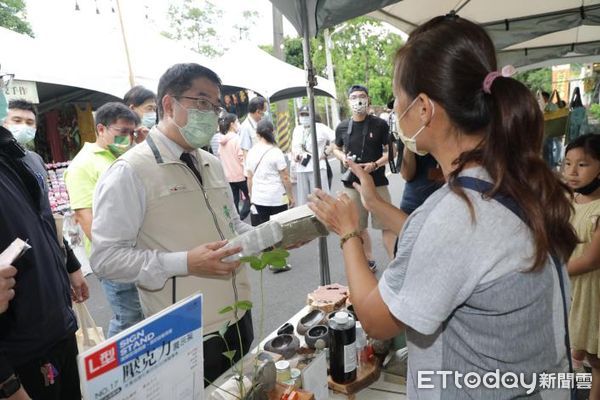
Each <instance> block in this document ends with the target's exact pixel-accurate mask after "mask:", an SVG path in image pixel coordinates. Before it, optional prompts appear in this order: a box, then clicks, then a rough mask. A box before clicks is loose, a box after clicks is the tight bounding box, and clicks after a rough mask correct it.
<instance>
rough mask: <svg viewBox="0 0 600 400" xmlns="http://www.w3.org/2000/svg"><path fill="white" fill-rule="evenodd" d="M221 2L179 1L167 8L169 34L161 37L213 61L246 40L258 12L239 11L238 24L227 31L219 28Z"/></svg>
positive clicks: (201, 0)
mask: <svg viewBox="0 0 600 400" xmlns="http://www.w3.org/2000/svg"><path fill="white" fill-rule="evenodd" d="M224 6H226V4H224V3H223V2H219V3H216V2H214V3H213V2H211V1H210V0H179V2H178V3H174V4H173V3H172V4H171V5H170V6H169V12H168V17H169V30H168V31H167V32H163V35H164V36H166V37H168V38H170V39H175V40H180V41H182V42H183V43H184V44H185V45H186V46H187V47H188V48H190V49H192V50H194V51H196V52H198V53H200V54H203V55H205V56H208V57H217V56H221V55H223V52H224V51H227V49H228V46H229V45H231V44H232V43H236V42H238V41H240V40H242V39H249V35H250V30H251V28H252V26H254V25H255V24H256V21H257V19H258V12H257V11H255V10H250V9H249V10H241V11H240V16H241V19H240V20H241V21H242V22H240V23H237V24H235V25H233V26H231V27H225V26H221V25H219V24H220V23H221V19H222V17H223V9H222V8H221V7H224Z"/></svg>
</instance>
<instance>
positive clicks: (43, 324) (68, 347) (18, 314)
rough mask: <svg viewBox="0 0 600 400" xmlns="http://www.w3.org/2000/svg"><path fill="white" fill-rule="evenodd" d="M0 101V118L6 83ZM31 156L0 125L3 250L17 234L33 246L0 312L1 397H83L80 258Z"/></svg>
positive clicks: (21, 261) (20, 262) (21, 260)
mask: <svg viewBox="0 0 600 400" xmlns="http://www.w3.org/2000/svg"><path fill="white" fill-rule="evenodd" d="M0 108H1V109H0V120H4V117H5V116H6V114H7V110H6V102H5V101H4V93H3V90H2V91H1V92H0ZM30 161H31V160H29V157H28V153H27V152H26V151H25V150H24V149H23V148H22V147H21V146H20V145H19V144H18V143H17V141H16V140H15V138H13V135H12V134H11V132H10V131H9V130H7V129H6V128H4V127H0V226H2V229H0V251H1V250H4V249H5V248H6V247H8V246H9V245H10V244H11V243H12V242H13V241H14V240H15V239H16V238H20V239H22V240H26V241H27V243H28V244H29V245H30V246H31V249H29V250H28V251H27V252H25V254H24V255H23V256H22V257H21V258H19V259H18V260H16V261H15V262H13V263H12V264H13V266H14V267H15V268H16V270H17V274H16V275H15V278H14V279H15V281H16V285H15V288H14V293H15V295H14V298H13V299H12V300H11V301H10V303H9V304H8V309H7V310H6V311H5V312H4V313H3V314H1V315H0V398H11V399H29V398H34V399H36V400H37V399H42V400H46V399H52V400H54V399H56V400H58V399H80V398H81V393H80V390H79V375H78V371H77V342H76V340H75V331H76V330H77V323H76V320H75V315H74V313H73V310H72V309H71V290H72V288H71V284H70V282H69V275H68V273H74V272H76V271H77V270H78V269H79V268H80V265H79V263H78V262H77V260H76V258H75V257H74V256H73V254H72V252H71V253H69V254H68V255H67V256H65V253H64V250H63V249H62V248H61V245H60V243H59V240H58V237H57V232H56V225H55V223H54V218H53V216H52V212H51V210H50V204H49V202H48V197H47V194H46V191H45V185H46V182H45V181H44V179H43V177H41V176H40V174H39V173H37V172H36V171H35V168H36V167H35V165H32V164H30ZM66 260H67V262H66V265H65V261H66ZM5 268H6V266H0V269H5Z"/></svg>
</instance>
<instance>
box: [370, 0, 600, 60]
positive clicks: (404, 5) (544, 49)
mask: <svg viewBox="0 0 600 400" xmlns="http://www.w3.org/2000/svg"><path fill="white" fill-rule="evenodd" d="M453 10H454V11H455V12H456V13H457V14H458V15H459V16H461V17H463V18H467V19H470V20H472V21H474V22H477V23H478V24H481V25H482V26H483V27H484V28H485V29H486V30H487V32H488V33H489V34H490V36H491V37H492V40H493V41H494V44H495V45H496V49H497V51H498V62H499V64H500V65H506V64H513V65H515V66H525V65H528V64H533V63H540V62H543V61H545V60H548V59H556V60H557V62H558V63H561V61H560V59H561V58H562V57H565V56H566V57H572V56H574V55H575V56H584V55H585V56H599V55H600V27H599V25H600V0H586V1H583V2H582V1H581V0H544V1H523V0H502V1H501V2H495V3H493V2H492V3H490V1H489V0H462V1H460V2H458V3H457V0H404V1H400V2H397V3H395V4H392V5H389V6H387V7H384V8H382V9H380V10H377V11H374V12H372V13H371V14H370V15H371V16H373V17H375V18H378V19H381V20H383V21H386V22H388V23H390V24H392V25H394V26H396V27H397V28H399V29H401V30H402V31H404V32H407V33H410V31H412V30H413V29H414V28H415V27H416V26H418V25H419V24H421V23H423V22H425V21H427V20H429V19H430V18H432V17H434V16H436V15H444V14H447V13H449V12H450V11H453ZM598 58H600V57H598ZM595 59H597V58H595Z"/></svg>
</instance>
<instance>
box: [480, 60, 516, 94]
mask: <svg viewBox="0 0 600 400" xmlns="http://www.w3.org/2000/svg"><path fill="white" fill-rule="evenodd" d="M515 72H517V70H516V69H515V67H513V66H512V65H505V66H504V67H502V69H501V70H500V72H498V71H492V72H489V73H488V74H487V75H486V76H485V79H484V80H483V85H482V88H483V91H484V93H487V94H492V91H491V89H492V83H494V80H495V79H496V78H497V77H499V76H502V77H504V78H510V77H511V76H513V75H514V73H515Z"/></svg>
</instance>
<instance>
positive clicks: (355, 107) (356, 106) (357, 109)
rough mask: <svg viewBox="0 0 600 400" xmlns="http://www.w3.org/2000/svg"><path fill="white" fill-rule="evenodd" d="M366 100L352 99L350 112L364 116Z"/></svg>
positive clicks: (366, 105)
mask: <svg viewBox="0 0 600 400" xmlns="http://www.w3.org/2000/svg"><path fill="white" fill-rule="evenodd" d="M367 107H368V100H367V99H353V100H350V108H351V109H352V112H353V113H355V114H358V115H364V114H366V113H367Z"/></svg>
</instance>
